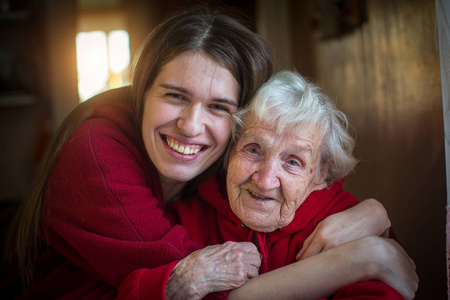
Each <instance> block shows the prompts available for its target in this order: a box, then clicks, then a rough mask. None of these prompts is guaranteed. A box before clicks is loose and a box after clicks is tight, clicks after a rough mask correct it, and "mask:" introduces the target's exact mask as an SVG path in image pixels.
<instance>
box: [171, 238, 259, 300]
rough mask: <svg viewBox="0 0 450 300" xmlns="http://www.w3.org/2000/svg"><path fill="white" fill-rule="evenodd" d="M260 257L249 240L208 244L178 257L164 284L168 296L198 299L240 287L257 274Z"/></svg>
mask: <svg viewBox="0 0 450 300" xmlns="http://www.w3.org/2000/svg"><path fill="white" fill-rule="evenodd" d="M260 265H261V256H260V254H259V252H258V249H257V248H256V246H255V245H254V244H252V243H249V242H241V243H237V242H226V243H225V244H221V245H215V246H208V247H206V248H204V249H201V250H198V251H195V252H193V253H192V254H190V255H189V256H187V257H185V258H184V259H182V260H180V261H179V262H178V264H177V265H176V266H175V268H174V269H173V271H172V274H171V275H170V277H169V280H168V283H167V285H166V298H167V299H200V298H202V297H204V296H205V295H207V294H209V293H212V292H219V291H226V290H230V289H234V288H237V287H240V286H241V285H242V284H244V283H245V282H246V281H247V280H249V279H250V278H252V277H255V276H257V275H258V270H259V267H260Z"/></svg>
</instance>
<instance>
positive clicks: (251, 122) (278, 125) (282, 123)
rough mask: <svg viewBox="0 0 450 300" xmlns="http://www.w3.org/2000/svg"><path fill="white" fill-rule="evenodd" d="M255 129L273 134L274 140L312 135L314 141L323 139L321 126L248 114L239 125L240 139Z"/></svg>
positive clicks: (308, 122)
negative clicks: (267, 118) (265, 118)
mask: <svg viewBox="0 0 450 300" xmlns="http://www.w3.org/2000/svg"><path fill="white" fill-rule="evenodd" d="M255 128H261V129H265V130H269V131H271V132H273V136H274V138H283V137H284V138H286V137H290V138H294V139H296V138H300V139H302V138H305V135H308V134H309V135H313V136H314V139H315V140H316V141H321V140H322V139H323V135H324V130H323V128H322V126H321V124H314V123H313V122H311V121H308V120H304V121H301V122H296V123H293V122H288V120H280V119H275V120H270V121H267V120H264V119H260V118H258V117H256V116H254V115H253V114H251V113H249V114H248V115H247V116H246V117H245V119H244V122H243V123H242V124H241V130H240V131H239V132H240V134H239V136H238V140H239V138H240V137H242V136H243V135H245V133H246V132H248V131H254V130H255Z"/></svg>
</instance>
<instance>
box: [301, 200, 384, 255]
mask: <svg viewBox="0 0 450 300" xmlns="http://www.w3.org/2000/svg"><path fill="white" fill-rule="evenodd" d="M390 227H391V221H390V220H389V217H388V214H387V211H386V209H385V208H384V206H383V205H382V204H381V203H380V202H378V201H377V200H375V199H367V200H364V201H362V202H360V203H359V204H358V205H356V206H354V207H351V208H349V209H347V210H344V211H342V212H339V213H336V214H334V215H331V216H329V217H327V218H326V219H324V220H323V221H322V222H320V223H319V225H317V227H316V229H315V230H314V232H313V233H312V234H311V235H310V236H309V237H308V238H307V239H306V240H305V243H304V244H303V248H302V249H301V250H300V252H299V253H298V255H297V257H296V258H297V260H300V259H304V258H307V257H310V256H312V255H315V254H317V253H319V252H322V251H325V250H328V249H331V248H333V247H336V246H338V245H341V244H343V243H346V242H349V241H352V240H355V239H359V238H362V237H366V236H381V237H389V230H390Z"/></svg>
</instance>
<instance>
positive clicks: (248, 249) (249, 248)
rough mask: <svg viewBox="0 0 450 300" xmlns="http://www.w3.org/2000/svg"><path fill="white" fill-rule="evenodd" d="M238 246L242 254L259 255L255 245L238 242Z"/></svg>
mask: <svg viewBox="0 0 450 300" xmlns="http://www.w3.org/2000/svg"><path fill="white" fill-rule="evenodd" d="M238 244H239V246H240V247H241V249H242V250H243V251H244V252H248V253H259V252H258V248H257V247H256V245H255V244H253V243H251V242H239V243H238Z"/></svg>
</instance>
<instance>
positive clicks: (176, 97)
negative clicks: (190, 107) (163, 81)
mask: <svg viewBox="0 0 450 300" xmlns="http://www.w3.org/2000/svg"><path fill="white" fill-rule="evenodd" d="M166 95H167V96H168V97H170V98H172V99H179V100H184V97H183V95H180V94H176V93H167V94H166Z"/></svg>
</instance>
